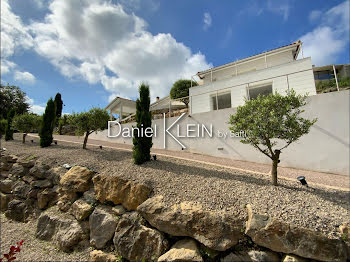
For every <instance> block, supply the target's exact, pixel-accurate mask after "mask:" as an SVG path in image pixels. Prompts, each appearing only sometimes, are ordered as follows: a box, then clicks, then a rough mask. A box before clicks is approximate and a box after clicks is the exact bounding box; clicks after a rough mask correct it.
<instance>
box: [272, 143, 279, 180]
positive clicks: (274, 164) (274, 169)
mask: <svg viewBox="0 0 350 262" xmlns="http://www.w3.org/2000/svg"><path fill="white" fill-rule="evenodd" d="M280 153H281V151H280V150H275V155H274V157H273V159H272V170H271V176H272V184H273V185H274V186H277V167H278V163H279V162H280V160H279V158H280Z"/></svg>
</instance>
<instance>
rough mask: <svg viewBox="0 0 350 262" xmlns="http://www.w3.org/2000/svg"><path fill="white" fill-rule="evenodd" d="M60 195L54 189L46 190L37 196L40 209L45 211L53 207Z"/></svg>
mask: <svg viewBox="0 0 350 262" xmlns="http://www.w3.org/2000/svg"><path fill="white" fill-rule="evenodd" d="M57 197H58V194H57V192H56V191H55V189H53V188H45V189H44V190H41V191H39V192H38V194H37V199H38V208H40V209H44V208H47V207H50V206H53V205H54V204H55V203H56V202H57Z"/></svg>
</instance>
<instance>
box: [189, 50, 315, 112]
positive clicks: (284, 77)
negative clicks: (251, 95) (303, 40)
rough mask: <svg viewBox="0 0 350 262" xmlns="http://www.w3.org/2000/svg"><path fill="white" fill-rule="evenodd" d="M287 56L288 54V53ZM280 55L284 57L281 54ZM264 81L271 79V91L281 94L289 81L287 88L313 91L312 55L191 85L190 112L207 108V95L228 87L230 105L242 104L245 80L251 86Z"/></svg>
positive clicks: (304, 91)
mask: <svg viewBox="0 0 350 262" xmlns="http://www.w3.org/2000/svg"><path fill="white" fill-rule="evenodd" d="M286 57H287V58H288V56H286ZM287 58H285V59H287ZM281 59H282V60H283V56H282V58H281ZM282 60H281V61H282ZM267 82H269V83H272V85H273V91H274V92H275V91H278V92H279V93H281V94H284V93H285V91H287V90H288V85H289V89H294V90H295V91H296V92H297V94H306V93H308V94H309V95H315V94H316V87H315V82H314V76H313V71H312V63H311V58H305V59H300V60H296V61H292V62H289V63H285V64H281V65H278V66H274V67H270V68H266V69H262V70H258V71H254V72H250V73H246V74H242V75H238V76H235V77H231V78H228V79H224V80H220V81H215V82H212V83H210V84H206V85H201V86H195V87H192V88H190V96H192V102H191V103H190V107H192V113H193V114H194V113H199V112H208V111H210V102H208V101H202V100H205V99H210V95H213V94H215V93H216V92H217V91H218V92H220V91H222V90H224V89H231V92H232V93H231V97H232V99H231V103H232V107H237V106H239V105H241V104H242V101H244V97H245V96H246V91H244V90H243V88H244V87H246V86H247V85H248V84H249V85H250V86H252V85H259V84H262V83H267ZM204 94H206V95H204ZM242 94H243V95H244V96H243V97H235V96H236V95H242ZM199 95H201V96H199ZM208 103H209V106H208ZM203 105H205V106H203ZM202 106H203V107H202Z"/></svg>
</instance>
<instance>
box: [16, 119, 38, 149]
mask: <svg viewBox="0 0 350 262" xmlns="http://www.w3.org/2000/svg"><path fill="white" fill-rule="evenodd" d="M40 122H41V117H40V116H38V115H36V114H28V113H26V114H23V115H17V116H15V117H14V118H13V121H12V127H13V129H15V130H18V131H20V132H22V133H23V138H22V143H25V141H26V136H27V133H30V132H33V131H35V130H37V129H38V126H40Z"/></svg>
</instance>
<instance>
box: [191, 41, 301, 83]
mask: <svg viewBox="0 0 350 262" xmlns="http://www.w3.org/2000/svg"><path fill="white" fill-rule="evenodd" d="M301 45H302V42H301V41H300V40H298V41H296V42H293V43H291V44H289V45H285V46H281V47H278V48H274V49H271V50H268V51H265V52H262V53H259V54H256V55H252V56H248V57H246V58H243V59H240V60H237V61H234V62H230V63H227V64H224V65H221V66H217V67H212V68H210V69H207V70H204V71H200V72H198V73H197V76H199V78H201V75H205V74H207V73H210V72H215V71H217V70H220V69H223V68H225V67H230V66H233V65H236V64H239V63H242V62H246V61H249V60H253V59H255V58H258V57H260V56H263V55H267V54H272V53H275V52H278V51H281V50H283V49H286V50H288V49H289V48H295V52H294V59H296V58H297V57H298V54H299V51H300V46H301Z"/></svg>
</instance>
